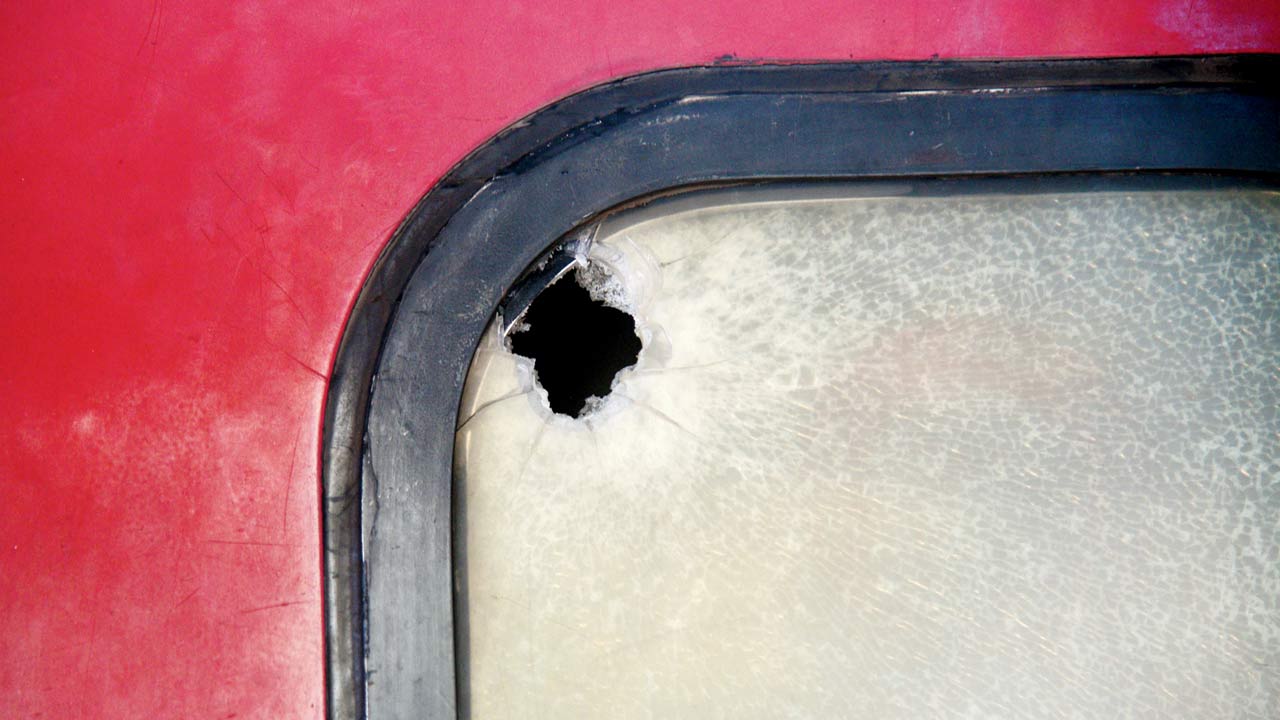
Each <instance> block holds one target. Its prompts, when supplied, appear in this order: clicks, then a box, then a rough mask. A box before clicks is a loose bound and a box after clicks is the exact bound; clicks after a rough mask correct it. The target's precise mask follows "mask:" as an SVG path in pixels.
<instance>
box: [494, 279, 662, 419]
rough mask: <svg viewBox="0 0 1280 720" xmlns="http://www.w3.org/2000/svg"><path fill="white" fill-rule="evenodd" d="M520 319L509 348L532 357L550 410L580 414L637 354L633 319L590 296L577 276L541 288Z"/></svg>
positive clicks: (565, 413)
mask: <svg viewBox="0 0 1280 720" xmlns="http://www.w3.org/2000/svg"><path fill="white" fill-rule="evenodd" d="M522 323H523V325H524V329H523V330H520V331H519V332H516V333H513V334H512V335H511V351H512V352H514V353H515V354H517V355H523V356H524V357H527V358H529V359H531V360H533V369H534V371H535V372H536V373H537V376H538V383H539V384H540V385H542V387H543V388H544V389H545V390H546V391H547V400H548V401H549V402H550V404H551V411H552V412H556V413H560V414H561V415H568V416H570V417H575V418H576V417H579V416H580V415H582V411H583V410H585V409H586V406H587V399H588V398H591V397H598V398H603V397H605V396H607V395H608V394H609V391H610V389H611V388H612V387H613V379H614V377H616V376H617V374H618V372H619V371H621V370H623V369H624V368H628V367H631V366H632V365H634V364H635V363H636V359H637V358H638V357H639V356H640V338H639V337H637V336H636V322H635V319H634V318H632V317H631V316H630V315H628V314H627V313H625V312H623V311H621V310H618V309H617V308H612V307H609V306H607V305H605V304H604V303H602V302H599V301H597V300H593V299H592V298H591V294H590V293H588V292H587V290H586V288H584V287H582V286H581V285H580V284H578V282H577V279H576V277H569V276H566V277H564V278H561V279H560V280H558V281H556V282H555V283H553V284H552V285H551V286H550V287H548V288H547V289H546V290H543V291H542V293H541V294H539V295H538V297H536V298H534V300H533V303H532V304H531V305H529V310H528V311H527V312H526V313H525V315H524V318H523V319H522Z"/></svg>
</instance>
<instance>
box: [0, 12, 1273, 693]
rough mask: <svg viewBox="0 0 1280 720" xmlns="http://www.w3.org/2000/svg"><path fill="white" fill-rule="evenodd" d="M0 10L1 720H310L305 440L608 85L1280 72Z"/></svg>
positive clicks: (815, 34)
mask: <svg viewBox="0 0 1280 720" xmlns="http://www.w3.org/2000/svg"><path fill="white" fill-rule="evenodd" d="M108 5H109V7H104V8H94V7H90V6H88V4H83V6H76V5H72V6H67V5H64V4H56V3H46V4H43V6H38V5H36V4H31V3H7V4H4V5H3V6H0V18H2V20H0V59H2V61H3V68H4V70H3V72H2V73H0V97H2V98H3V99H2V100H0V103H2V106H0V172H3V178H4V180H3V182H4V185H3V188H4V189H3V192H2V193H0V228H3V233H4V234H3V237H2V238H0V310H2V312H0V410H3V419H4V422H3V423H2V426H0V637H2V638H4V640H3V642H0V715H3V716H5V717H88V716H99V717H208V718H232V717H238V718H248V717H264V718H286V717H307V718H314V717H318V716H320V715H321V714H322V712H323V677H322V675H323V648H322V642H321V638H322V631H321V622H322V620H321V585H320V577H321V571H320V548H319V510H318V473H319V468H318V465H319V458H318V454H319V438H320V425H321V415H322V406H323V399H324V391H325V385H326V379H325V378H326V373H327V372H328V368H329V367H330V364H331V361H332V358H333V354H334V351H335V349H336V346H337V343H338V340H339V338H340V335H341V332H342V327H343V322H344V320H345V318H346V313H347V310H348V308H349V307H350V305H351V303H352V302H353V300H354V297H355V294H356V293H357V292H358V290H359V287H360V283H361V280H362V278H363V277H364V274H365V272H366V271H367V269H368V268H369V266H370V264H371V263H372V262H373V260H374V258H375V257H376V255H377V253H378V251H379V250H380V249H381V247H382V246H383V244H384V243H385V242H386V241H387V239H388V237H389V235H390V233H391V232H392V230H393V229H394V227H395V225H396V223H397V222H398V221H399V220H400V218H401V217H402V216H403V215H404V213H405V212H406V211H407V210H408V209H409V208H410V207H411V206H412V204H413V203H414V201H415V200H417V198H418V197H419V196H421V195H422V193H423V192H424V191H425V190H426V189H427V188H428V187H429V186H430V184H431V183H432V182H433V180H435V179H436V178H438V177H439V176H440V175H441V174H442V173H443V172H444V171H445V170H446V169H447V168H448V167H449V166H450V165H452V164H453V163H454V162H456V161H457V160H458V159H460V158H461V157H462V156H463V155H465V154H466V153H467V152H468V151H469V150H470V149H471V148H473V147H475V146H476V145H477V144H479V143H481V142H483V141H484V140H485V139H486V138H488V137H490V136H491V135H493V134H494V133H495V132H497V131H498V130H500V129H501V128H502V127H503V126H505V125H507V124H509V123H511V122H512V121H514V120H515V119H517V118H519V117H521V116H522V115H524V114H526V113H528V112H530V111H532V110H534V109H536V108H537V107H539V106H541V105H543V104H546V103H547V102H550V101H552V100H554V99H556V98H558V97H561V96H563V95H565V94H567V93H569V92H572V91H574V90H578V89H581V88H584V87H587V86H589V85H592V84H594V83H598V82H601V81H603V80H606V79H608V78H611V77H616V76H619V75H623V74H629V73H634V72H639V71H643V70H647V69H653V68H658V67H666V66H673V65H689V64H703V63H709V62H713V61H716V60H717V59H718V58H723V57H724V56H733V57H734V58H737V59H740V60H742V61H760V60H786V61H794V60H808V59H827V60H847V59H866V58H877V59H888V58H928V57H931V56H934V55H938V56H942V57H1027V56H1101V55H1147V54H1185V53H1203V52H1238V51H1280V4H1276V3H1272V2H1266V3H1262V2H1257V3H1251V2H1247V1H1244V2H1239V1H1237V2H1213V1H1212V0H1146V1H1138V2H1132V1H1131V2H1119V1H1117V0H1079V1H1078V2H1072V3H1036V2H1030V1H1028V0H905V1H904V2H895V3H887V2H858V3H849V2H820V1H806V2H797V0H769V1H765V2H755V3H750V4H747V5H742V4H740V3H734V2H728V1H726V0H703V1H700V2H689V1H688V0H666V1H664V2H645V3H634V4H627V3H585V2H522V3H519V2H475V3H456V4H446V3H432V2H425V3H403V4H397V3H392V2H381V1H379V2H366V3H333V2H316V3H309V4H300V3H266V4H259V5H253V6H251V5H248V4H245V5H243V6H232V5H229V4H227V3H223V2H207V1H204V0H201V1H200V2H188V3H164V2H163V0H145V1H143V0H139V1H137V2H118V3H110V4H108Z"/></svg>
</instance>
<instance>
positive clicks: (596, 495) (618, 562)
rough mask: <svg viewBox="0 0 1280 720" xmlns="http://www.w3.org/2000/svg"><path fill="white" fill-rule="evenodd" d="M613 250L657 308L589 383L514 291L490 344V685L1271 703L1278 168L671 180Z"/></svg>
mask: <svg viewBox="0 0 1280 720" xmlns="http://www.w3.org/2000/svg"><path fill="white" fill-rule="evenodd" d="M760 197H766V196H760ZM673 207H674V206H673ZM679 208H683V209H679ZM591 261H592V263H593V264H594V265H595V267H596V268H597V269H599V268H606V269H608V270H610V271H611V272H612V273H614V278H615V279H616V280H617V282H618V283H619V286H618V287H617V288H615V289H617V290H618V291H619V292H618V295H617V296H616V297H615V298H614V301H615V302H617V303H618V304H620V305H624V306H625V307H627V308H628V309H630V310H632V311H633V312H634V314H635V315H636V318H637V323H638V326H639V334H640V335H641V336H642V339H643V341H644V343H645V347H644V350H643V351H642V353H641V356H640V360H639V363H638V365H637V366H636V367H634V368H633V369H631V370H628V371H625V372H624V373H623V374H622V375H621V376H620V378H619V380H618V382H617V384H616V386H615V390H614V392H613V394H612V395H610V396H609V397H608V398H607V399H605V400H604V401H603V402H602V403H601V404H600V406H599V407H598V408H597V409H596V410H595V412H594V413H591V414H589V415H588V416H586V417H585V418H583V419H581V420H572V419H569V418H567V417H564V416H555V415H552V414H551V413H550V411H549V410H547V407H546V402H545V400H544V398H543V397H542V396H540V394H539V392H540V391H539V389H538V387H537V385H536V384H535V382H534V378H533V375H532V372H531V368H530V363H529V361H527V360H525V359H523V358H517V357H515V356H513V355H511V354H510V353H508V352H507V351H506V350H504V347H503V343H502V341H501V339H500V338H499V336H498V334H497V330H496V328H491V331H490V332H489V334H488V335H487V337H486V340H485V341H484V343H483V344H482V347H481V349H480V350H479V351H478V353H477V355H476V358H475V361H474V364H473V367H472V370H471V374H470V376H469V380H468V385H467V390H466V397H465V399H464V404H463V408H462V412H461V415H460V422H461V423H462V424H461V426H460V430H459V433H458V439H457V453H456V481H457V482H458V492H459V501H458V503H459V508H460V512H461V516H460V519H459V523H460V524H459V528H460V529H459V537H458V541H459V562H460V563H461V569H460V574H459V583H460V589H461V591H462V595H461V598H462V599H463V601H464V606H463V607H462V608H460V612H461V613H463V614H464V616H465V626H466V627H467V630H466V632H465V633H464V638H463V639H464V642H463V643H462V644H461V645H460V647H459V653H460V654H461V655H462V656H463V657H464V658H465V659H464V661H463V663H462V667H463V668H464V669H465V670H466V672H468V673H469V678H467V679H464V692H467V693H469V695H470V705H471V712H472V717H474V718H507V717H512V718H570V717H574V718H587V717H610V718H707V717H734V718H836V717H841V718H844V717H849V718H921V717H947V718H951V717H956V718H962V717H963V718H969V717H1016V718H1059V717H1079V718H1102V717H1106V718H1111V717H1149V718H1246V717H1251V718H1275V717H1280V475H1278V466H1280V419H1278V417H1277V404H1278V400H1280V276H1278V275H1277V269H1278V268H1280V196H1278V195H1277V194H1275V193H1271V192H1266V191H1261V190H1249V191H1227V190H1215V191H1189V190H1182V191H1161V192H1090V193H1059V194H1047V195H1045V194H1041V195H967V196H956V195H952V196H946V197H921V196H906V197H864V198H837V199H832V198H826V199H821V200H811V201H801V200H791V201H786V202H765V201H763V200H761V201H749V202H735V203H731V204H727V205H717V204H715V203H711V206H709V207H702V208H698V209H688V207H687V206H678V207H677V209H676V210H673V211H672V212H671V213H669V214H666V215H662V216H659V217H656V218H655V217H654V213H652V212H651V213H649V214H648V215H647V216H646V219H644V220H643V221H640V222H638V223H633V224H628V223H626V222H613V223H611V224H610V225H608V226H606V227H605V228H604V230H603V231H602V233H601V235H600V237H599V238H598V239H597V242H596V245H595V246H594V248H593V250H592V251H591Z"/></svg>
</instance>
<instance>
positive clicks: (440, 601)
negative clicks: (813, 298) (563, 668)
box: [322, 55, 1280, 720]
mask: <svg viewBox="0 0 1280 720" xmlns="http://www.w3.org/2000/svg"><path fill="white" fill-rule="evenodd" d="M1278 88H1280V57H1277V56H1273V55H1221V56H1203V57H1166V58H1127V59H1094V60H1043V61H1027V60H1022V61H980V62H979V61H964V62H951V61H932V62H903V63H842V64H812V65H764V66H711V67H696V68H682V69H674V70H667V71H661V72H654V73H648V74H644V75H639V76H636V77H630V78H626V79H622V80H618V81H615V82H611V83H608V84H605V85H602V86H599V87H595V88H592V89H590V90H586V91H584V92H582V93H579V94H577V95H573V96H571V97H569V98H566V99H564V100H562V101H559V102H557V103H555V104H553V105H550V106H548V107H546V108H544V109H542V110H539V111H538V112H536V113H534V114H532V115H530V116H529V117H527V118H525V119H524V120H521V121H520V122H518V123H516V124H514V125H512V126H511V127H510V128H508V129H507V130H505V131H503V132H502V133H500V134H499V135H498V136H496V137H494V138H493V139H492V140H490V141H489V142H487V143H486V144H484V145H483V146H481V147H480V148H478V149H476V150H475V151H474V152H473V153H471V154H470V155H469V156H468V157H467V158H465V159H464V160H463V161H461V162H460V163H459V164H458V165H457V166H455V167H454V168H453V169H452V170H451V171H450V172H449V173H448V174H447V175H446V176H445V177H444V178H443V179H442V180H440V181H439V182H438V183H437V184H436V185H435V187H433V188H432V189H431V190H430V191H429V192H428V193H427V194H426V195H425V196H424V197H423V198H422V200H421V201H420V202H419V203H418V204H417V205H416V206H415V207H414V208H413V209H412V210H411V211H410V212H409V214H408V215H407V216H406V218H405V219H404V221H403V223H402V224H401V225H400V227H399V228H398V229H397V230H396V232H395V234H394V236H393V237H392V238H391V241H390V242H389V244H388V245H387V247H386V248H385V249H384V250H383V252H382V254H381V256H380V257H379V258H378V260H377V262H376V264H375V265H374V268H373V270H372V271H371V273H370V275H369V277H368V279H367V280H366V282H365V284H364V287H363V289H362V291H361V293H360V295H359V297H358V299H357V301H356V303H355V306H354V307H353V310H352V313H351V317H350V319H349V321H348V323H347V326H346V330H345V333H344V335H343V338H342V343H341V345H340V347H339V352H338V356H337V360H336V362H335V365H334V368H333V372H332V376H331V379H330V385H329V392H328V397H327V407H326V414H325V438H324V443H325V446H324V470H323V473H324V475H323V501H324V506H323V518H322V519H323V526H324V527H323V537H324V568H325V601H326V602H325V606H326V610H325V613H326V615H325V618H326V638H325V640H326V663H327V667H326V672H327V687H328V698H327V704H328V713H329V717H331V718H335V719H336V720H351V719H355V718H364V717H374V718H400V717H432V718H454V717H466V707H465V705H466V703H465V694H460V693H459V692H458V687H459V686H460V685H465V682H459V680H458V679H459V678H460V677H462V678H463V679H465V668H462V669H461V672H460V666H459V663H458V658H457V656H456V655H455V652H454V648H455V642H456V636H457V634H458V633H459V632H465V622H464V621H465V617H464V613H460V612H459V608H458V607H457V606H456V603H455V590H454V568H453V553H454V549H453V532H454V525H455V523H454V520H453V518H454V510H455V508H454V504H453V502H454V499H453V481H452V462H453V436H454V429H455V425H456V421H457V410H458V404H459V399H460V394H461V390H462V384H463V381H464V379H465V377H466V373H467V369H468V367H469V364H470V361H471V356H472V353H473V351H474V349H475V346H476V344H477V342H478V339H479V337H480V334H481V332H482V331H483V329H484V328H485V326H486V324H487V323H488V322H489V320H490V318H491V317H492V315H493V313H494V310H495V309H496V308H497V307H498V305H499V303H500V302H501V301H502V299H503V297H504V296H505V294H506V292H507V291H508V289H509V288H511V287H512V285H513V283H515V282H516V281H517V279H518V278H519V277H520V276H521V274H522V272H524V270H525V269H526V268H527V267H529V265H530V263H532V262H533V261H534V260H536V259H537V258H538V257H539V256H540V255H542V253H544V252H545V251H546V250H547V249H548V248H549V247H550V246H551V245H552V244H554V243H555V242H557V240H559V239H560V238H562V237H563V236H565V235H566V234H567V233H569V232H571V231H573V230H574V229H575V228H577V227H580V226H582V225H583V224H584V223H587V222H590V221H591V220H592V219H593V218H596V217H598V216H600V215H601V214H603V213H605V212H607V211H609V210H610V209H613V208H616V207H619V206H623V205H627V204H634V203H635V202H637V201H638V200H639V199H642V198H645V197H648V196H653V195H655V194H661V193H668V192H671V191H673V190H675V189H679V188H687V187H695V186H706V185H716V184H725V183H743V182H759V181H765V180H781V181H788V182H795V181H812V180H859V179H864V180H865V179H877V178H909V179H922V178H955V177H974V176H993V177H1010V176H1018V177H1022V178H1028V179H1033V178H1037V177H1048V176H1053V175H1057V174H1063V173H1067V174H1079V173H1086V174H1094V175H1096V174H1115V173H1122V174H1127V175H1130V176H1133V174H1135V173H1137V174H1140V175H1141V176H1143V177H1151V176H1158V175H1161V174H1169V173H1180V174H1186V173H1195V174H1202V175H1208V176H1219V177H1222V178H1244V179H1245V182H1248V183H1251V184H1259V183H1261V184H1266V185H1274V184H1275V183H1276V181H1277V179H1280V93H1278V92H1277V90H1278ZM455 614H457V615H459V617H458V622H457V623H455ZM460 700H461V701H460Z"/></svg>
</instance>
